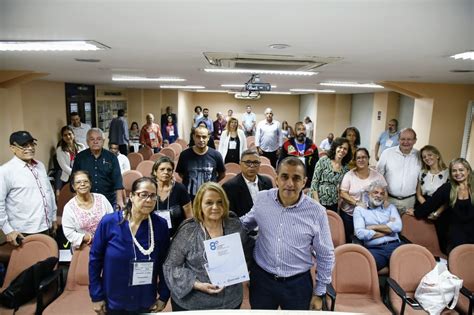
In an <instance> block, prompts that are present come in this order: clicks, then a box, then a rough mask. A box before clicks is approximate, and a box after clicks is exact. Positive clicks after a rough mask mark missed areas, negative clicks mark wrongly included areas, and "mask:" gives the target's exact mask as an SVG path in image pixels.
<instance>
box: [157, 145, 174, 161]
mask: <svg viewBox="0 0 474 315" xmlns="http://www.w3.org/2000/svg"><path fill="white" fill-rule="evenodd" d="M160 153H161V154H163V155H166V156H167V157H169V158H170V159H171V160H172V161H174V159H175V157H176V153H175V152H174V150H173V149H172V148H170V147H168V148H163V149H161V151H160Z"/></svg>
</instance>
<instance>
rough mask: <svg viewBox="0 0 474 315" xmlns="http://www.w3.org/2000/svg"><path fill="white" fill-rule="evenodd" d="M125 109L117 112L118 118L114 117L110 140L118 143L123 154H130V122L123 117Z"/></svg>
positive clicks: (111, 124)
mask: <svg viewBox="0 0 474 315" xmlns="http://www.w3.org/2000/svg"><path fill="white" fill-rule="evenodd" d="M124 115H125V111H124V110H123V109H119V110H118V112H117V118H114V119H112V121H111V122H110V126H109V142H113V143H116V144H118V146H119V150H120V153H122V154H123V155H125V156H126V155H127V154H128V140H129V137H128V122H127V120H126V119H125V117H123V116H124Z"/></svg>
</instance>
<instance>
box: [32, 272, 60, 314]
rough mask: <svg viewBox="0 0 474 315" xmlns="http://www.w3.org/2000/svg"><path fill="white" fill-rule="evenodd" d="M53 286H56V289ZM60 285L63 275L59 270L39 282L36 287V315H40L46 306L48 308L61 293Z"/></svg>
mask: <svg viewBox="0 0 474 315" xmlns="http://www.w3.org/2000/svg"><path fill="white" fill-rule="evenodd" d="M54 284H56V287H53V285H54ZM62 284H63V273H62V270H61V269H56V270H54V271H53V273H52V274H51V275H49V276H48V277H46V278H45V279H43V280H42V281H41V282H40V284H39V287H38V295H37V297H36V314H41V313H42V312H43V310H44V309H45V308H46V306H48V305H49V304H50V303H51V302H52V301H54V300H55V299H56V298H57V297H58V296H59V295H60V294H61V293H62V291H63V286H62ZM52 288H53V289H52ZM51 290H52V292H51ZM45 300H46V301H45Z"/></svg>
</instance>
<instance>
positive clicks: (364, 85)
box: [319, 82, 384, 89]
mask: <svg viewBox="0 0 474 315" xmlns="http://www.w3.org/2000/svg"><path fill="white" fill-rule="evenodd" d="M319 85H324V86H342V87H355V88H373V89H383V88H384V87H383V86H381V85H378V84H375V83H357V82H322V83H319Z"/></svg>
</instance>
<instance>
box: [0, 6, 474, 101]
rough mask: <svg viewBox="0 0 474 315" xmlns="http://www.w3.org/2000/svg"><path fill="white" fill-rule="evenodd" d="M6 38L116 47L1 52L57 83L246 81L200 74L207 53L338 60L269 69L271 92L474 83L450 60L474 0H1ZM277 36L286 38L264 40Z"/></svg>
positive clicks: (468, 42)
mask: <svg viewBox="0 0 474 315" xmlns="http://www.w3.org/2000/svg"><path fill="white" fill-rule="evenodd" d="M0 39H2V40H13V39H18V40H28V39H36V40H46V39H51V40H68V39H69V40H72V39H84V40H95V41H98V42H100V43H103V44H105V45H107V46H110V47H111V49H110V50H104V51H97V52H8V53H6V52H0V69H3V70H6V69H8V70H33V71H37V72H47V73H49V75H48V76H47V77H45V79H46V80H53V81H65V82H76V83H88V84H107V85H111V84H115V85H117V83H113V82H112V80H111V77H112V74H127V75H146V76H153V77H157V76H178V77H182V78H185V79H186V80H187V81H186V82H185V84H189V85H191V84H192V85H204V86H206V88H208V89H222V88H221V87H220V84H226V83H227V84H229V83H244V82H245V81H247V80H248V79H249V76H248V75H235V74H234V75H231V74H208V73H205V72H203V71H202V70H201V69H202V68H205V67H208V66H209V65H208V64H207V61H206V60H205V58H204V56H203V54H202V53H203V52H205V51H212V52H235V53H260V54H286V55H295V56H322V57H330V56H337V57H342V58H343V60H342V61H340V62H337V63H333V64H329V65H326V66H324V67H321V68H320V69H319V74H318V75H315V76H312V77H293V76H270V75H264V76H262V81H264V82H269V83H272V84H275V85H277V89H276V91H287V90H288V89H289V88H323V87H320V86H318V83H319V82H322V81H329V80H335V81H359V82H380V81H416V82H443V83H471V84H472V83H474V73H452V72H450V70H454V69H463V70H474V62H473V61H462V60H453V59H450V58H447V57H448V56H450V55H453V54H455V53H460V52H464V51H467V50H474V0H433V1H428V0H398V1H395V0H366V1H362V0H312V1H303V0H293V1H275V0H272V1H270V0H259V1H256V0H253V1H252V0H240V1H236V0H199V1H197V0H196V1H189V0H188V1H186V0H121V1H112V0H61V1H60V0H41V1H40V0H0ZM275 43H285V44H288V45H291V47H290V48H288V49H285V50H275V49H271V48H269V47H268V46H269V45H270V44H275ZM74 58H98V59H100V60H101V62H100V63H80V62H77V61H75V60H74ZM113 69H117V70H116V71H113ZM120 69H121V70H120ZM120 86H124V87H125V86H127V87H144V88H156V87H157V86H158V84H157V83H140V84H137V83H134V84H130V83H121V84H120ZM337 91H338V92H342V93H348V92H355V91H357V92H359V90H356V89H341V88H338V89H337ZM363 91H364V92H367V91H370V90H367V89H366V90H363Z"/></svg>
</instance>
